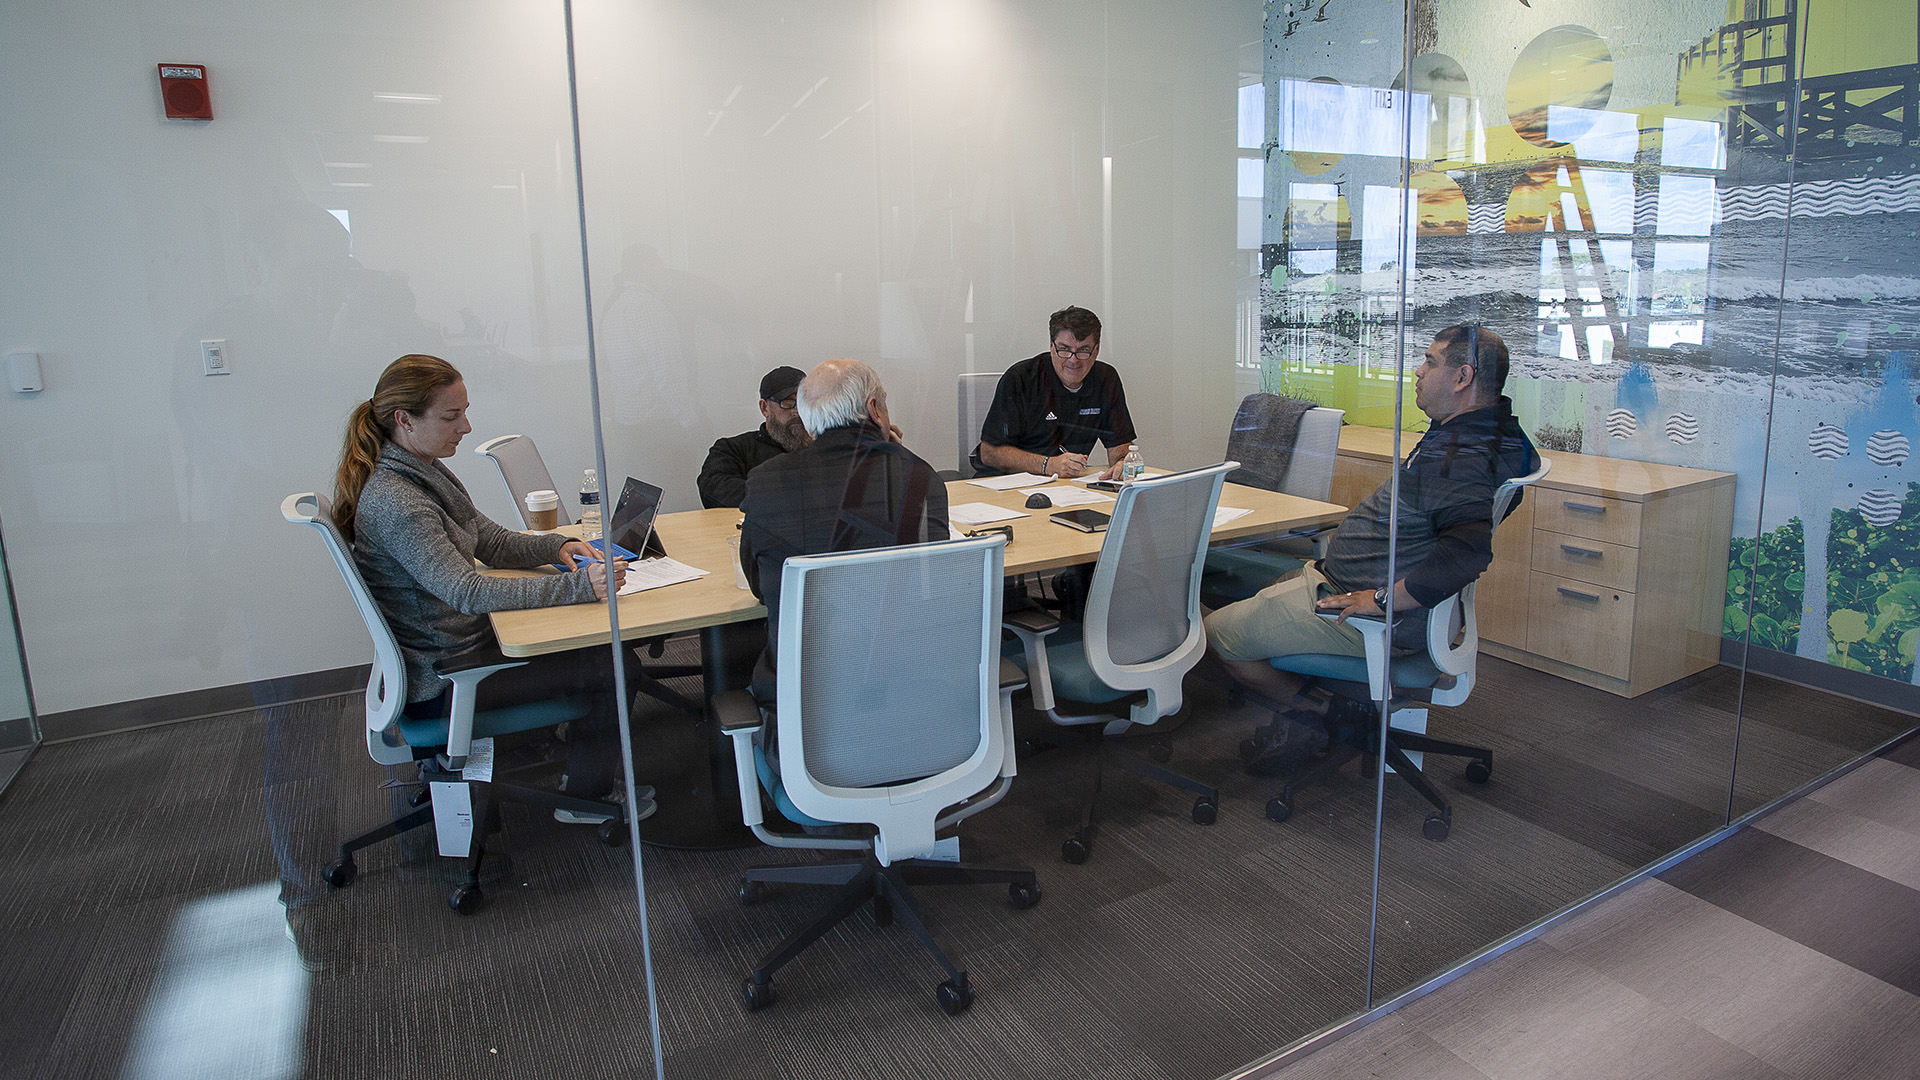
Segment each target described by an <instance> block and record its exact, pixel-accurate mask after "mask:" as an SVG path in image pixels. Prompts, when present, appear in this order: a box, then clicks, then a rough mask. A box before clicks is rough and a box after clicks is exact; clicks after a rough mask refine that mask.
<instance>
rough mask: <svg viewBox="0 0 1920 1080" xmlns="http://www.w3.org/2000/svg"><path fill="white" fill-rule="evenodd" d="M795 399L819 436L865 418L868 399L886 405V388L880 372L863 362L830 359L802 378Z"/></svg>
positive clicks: (809, 426) (804, 420) (802, 418)
mask: <svg viewBox="0 0 1920 1080" xmlns="http://www.w3.org/2000/svg"><path fill="white" fill-rule="evenodd" d="M795 398H796V401H795V407H796V408H797V409H798V410H799V413H800V422H801V423H802V424H805V425H806V428H807V434H809V435H812V436H813V437H814V438H816V439H817V438H819V437H820V434H821V432H824V431H830V430H832V429H833V428H837V427H846V426H847V425H849V424H858V423H859V422H861V421H862V420H864V419H866V417H867V402H868V401H869V400H870V399H873V398H878V399H879V400H880V403H881V404H882V405H884V404H886V401H887V390H886V387H884V386H881V385H880V375H879V373H878V372H876V371H874V370H873V369H872V368H870V367H868V366H867V365H865V364H863V363H861V362H860V361H858V360H827V361H824V362H822V363H821V364H819V365H818V366H816V367H815V368H814V369H813V370H812V371H810V372H808V373H807V377H806V378H804V379H802V380H800V390H799V393H797V394H796V395H795Z"/></svg>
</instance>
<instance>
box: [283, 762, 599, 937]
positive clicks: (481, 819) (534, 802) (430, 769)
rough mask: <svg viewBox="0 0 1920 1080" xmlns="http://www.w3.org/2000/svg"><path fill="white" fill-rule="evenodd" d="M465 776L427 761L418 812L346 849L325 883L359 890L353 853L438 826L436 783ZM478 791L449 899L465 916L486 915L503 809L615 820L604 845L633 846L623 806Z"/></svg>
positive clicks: (507, 788) (541, 793) (413, 802)
mask: <svg viewBox="0 0 1920 1080" xmlns="http://www.w3.org/2000/svg"><path fill="white" fill-rule="evenodd" d="M460 779H461V777H460V774H459V773H457V772H448V771H446V770H444V769H441V768H439V767H438V766H437V765H436V764H435V763H433V762H432V761H431V760H429V761H423V762H422V763H421V767H420V780H421V784H420V789H419V790H418V791H416V792H415V793H414V794H413V797H412V798H410V799H409V800H408V804H409V805H410V806H412V807H413V809H412V810H410V811H409V812H407V813H405V814H402V815H401V816H400V817H398V818H395V819H394V820H392V821H390V822H388V823H386V824H385V825H382V826H380V827H379V828H376V829H370V830H368V831H367V832H364V833H361V834H360V835H359V836H356V837H354V838H353V839H351V840H348V841H347V842H346V843H344V844H341V845H340V857H339V859H337V860H335V861H334V862H331V863H329V864H327V866H326V868H325V869H324V870H322V871H320V877H321V880H323V881H325V882H326V883H327V884H328V885H330V886H332V887H333V888H336V889H344V888H346V887H347V886H348V885H351V884H353V881H354V878H356V877H358V876H359V867H358V866H357V865H355V863H354V861H353V853H354V852H356V851H362V850H364V849H366V848H370V847H372V846H373V845H375V844H378V843H380V842H381V841H382V840H390V839H392V838H394V837H397V836H400V835H401V834H403V833H408V832H412V831H413V830H415V829H418V828H420V827H421V826H424V825H432V824H433V802H432V800H433V788H432V787H431V786H430V785H431V784H432V783H433V782H435V781H440V782H452V781H459V780H460ZM467 783H468V786H469V787H470V788H471V789H472V798H473V820H474V822H475V823H476V824H475V828H474V833H473V842H472V846H471V848H470V850H469V852H468V855H467V859H466V877H465V879H464V880H463V881H461V882H460V884H458V885H456V886H454V888H453V891H452V892H450V893H448V894H447V905H448V906H449V907H451V908H453V910H455V911H457V912H459V913H460V914H462V915H471V914H473V913H474V912H476V911H479V910H480V905H481V904H482V903H483V902H484V901H485V899H486V897H485V894H484V893H482V892H481V890H480V864H481V862H482V861H483V860H484V859H485V858H486V838H487V837H488V836H491V835H492V834H494V833H497V832H499V831H500V803H502V802H515V803H522V804H525V805H528V806H539V807H543V808H546V809H549V810H571V811H573V812H575V813H578V814H595V815H598V814H610V815H611V816H610V817H609V818H608V819H607V820H606V821H603V822H601V823H600V825H599V826H598V831H599V836H600V842H601V843H603V844H606V845H607V846H609V847H620V846H622V845H624V844H625V843H626V842H627V820H626V808H625V807H623V806H621V805H620V804H618V803H609V802H599V801H596V800H594V799H582V798H580V797H578V796H574V795H567V794H564V793H562V792H558V791H548V790H546V789H544V788H535V787H528V786H526V785H524V784H515V783H510V782H507V781H504V780H495V781H493V782H491V783H482V782H480V781H468V782H467Z"/></svg>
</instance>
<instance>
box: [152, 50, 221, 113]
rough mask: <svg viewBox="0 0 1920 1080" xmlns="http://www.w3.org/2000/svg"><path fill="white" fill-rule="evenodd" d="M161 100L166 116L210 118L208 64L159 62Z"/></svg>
mask: <svg viewBox="0 0 1920 1080" xmlns="http://www.w3.org/2000/svg"><path fill="white" fill-rule="evenodd" d="M160 102H161V104H163V105H165V106H166V109H167V119H169V120H211V119H213V94H212V93H210V92H209V91H208V90H207V65H205V64H161V65H160Z"/></svg>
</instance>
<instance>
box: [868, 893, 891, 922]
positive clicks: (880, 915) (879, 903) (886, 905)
mask: <svg viewBox="0 0 1920 1080" xmlns="http://www.w3.org/2000/svg"><path fill="white" fill-rule="evenodd" d="M873 925H875V926H892V925H893V901H892V900H889V899H887V898H886V897H884V896H876V897H874V898H873Z"/></svg>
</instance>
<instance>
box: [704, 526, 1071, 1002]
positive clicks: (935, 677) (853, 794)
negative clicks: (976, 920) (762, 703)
mask: <svg viewBox="0 0 1920 1080" xmlns="http://www.w3.org/2000/svg"><path fill="white" fill-rule="evenodd" d="M1005 544H1006V538H1005V537H1003V536H992V537H982V538H976V539H967V540H949V541H942V542H939V543H932V544H915V545H910V546H904V547H891V548H876V549H872V550H867V551H857V552H851V553H847V554H839V555H813V556H802V557H796V558H791V559H788V560H787V562H786V565H785V567H784V569H783V571H782V573H781V580H780V589H781V592H780V655H779V663H778V665H777V666H778V679H779V690H778V699H777V700H778V702H779V705H778V708H777V710H776V712H777V714H778V715H777V716H776V718H775V721H774V723H775V727H776V729H777V738H775V739H774V740H772V741H771V743H770V742H769V740H768V739H767V737H766V732H765V730H764V721H763V718H762V716H761V713H760V711H759V708H758V706H757V705H756V704H755V703H754V701H753V699H752V698H751V697H750V696H749V695H748V694H747V693H746V692H745V691H739V690H736V691H730V692H728V693H725V694H721V695H718V696H717V697H716V698H715V701H714V708H715V711H716V712H717V713H718V714H719V716H720V720H721V725H722V727H723V728H724V729H725V730H726V731H727V732H728V734H730V735H731V736H732V737H733V744H734V760H735V762H736V767H737V768H738V770H739V776H740V809H741V813H742V815H743V816H744V817H745V819H746V823H747V824H748V825H749V826H750V827H751V828H752V829H753V832H754V834H755V835H756V836H758V837H759V838H760V839H761V840H763V841H765V842H766V843H768V844H771V845H773V846H775V847H787V848H822V849H829V850H841V851H845V852H849V853H855V852H857V853H858V854H857V855H853V854H850V855H849V857H847V858H844V859H841V860H838V861H833V862H826V863H803V864H799V865H791V864H790V865H785V866H769V867H756V868H754V869H751V870H749V871H747V874H746V878H745V880H743V881H742V882H741V886H740V899H741V901H742V902H743V903H748V904H752V903H758V902H760V901H762V900H764V899H765V898H766V897H767V894H768V890H767V885H768V883H774V882H785V883H789V884H804V885H835V886H839V891H838V892H836V893H835V894H834V896H833V898H832V900H831V901H830V902H829V903H828V904H827V905H826V907H825V908H823V909H822V910H821V911H820V912H819V913H818V914H817V915H816V916H815V917H813V918H812V919H810V920H809V921H808V922H806V923H805V924H804V925H802V926H801V927H800V928H799V929H798V930H795V931H794V932H793V933H792V934H791V935H789V936H788V937H787V938H786V940H784V941H782V942H781V943H780V944H779V945H778V946H776V947H775V948H774V949H773V950H772V951H771V952H769V953H768V954H767V955H766V956H765V957H764V958H763V959H762V960H761V961H760V963H759V964H758V965H756V966H755V967H754V969H753V972H752V974H750V975H749V976H748V977H747V979H746V981H745V982H744V983H743V984H742V987H741V998H742V1001H743V1003H744V1004H745V1005H746V1007H747V1008H748V1009H749V1010H756V1009H762V1008H765V1007H766V1006H768V1005H771V1004H772V1003H773V1000H774V989H773V975H774V972H776V971H778V970H779V969H780V968H781V967H782V966H783V965H785V964H786V963H787V962H788V961H790V960H792V959H793V958H794V957H795V956H797V955H798V954H799V953H800V952H801V951H802V950H804V949H805V948H806V947H807V946H809V945H811V944H812V943H813V942H815V941H817V940H819V939H820V938H821V937H822V936H823V935H825V934H827V933H828V932H830V931H831V930H833V928H834V927H835V926H837V925H838V924H839V923H840V922H841V920H843V919H845V918H846V917H847V916H848V915H851V914H852V913H853V912H855V911H857V910H859V909H860V908H861V907H862V906H864V905H866V904H868V903H871V904H872V905H873V910H874V917H875V919H876V920H877V921H879V922H880V923H881V924H882V925H885V924H886V923H888V922H889V921H891V919H892V918H893V917H895V916H898V917H899V918H900V919H902V920H903V921H905V922H906V923H907V926H908V928H909V929H910V930H911V931H912V932H913V934H914V936H915V937H916V938H918V939H919V940H920V943H921V944H922V945H924V946H926V948H927V950H928V951H929V952H931V953H932V954H933V956H934V958H935V959H936V960H938V961H939V962H940V965H941V966H942V967H944V968H945V969H946V972H947V976H948V977H947V980H946V981H945V982H942V983H941V984H939V986H938V987H936V989H935V996H936V1000H937V1001H938V1002H939V1005H940V1008H941V1009H942V1010H944V1011H945V1012H946V1013H947V1014H948V1015H957V1014H959V1013H961V1012H964V1011H966V1009H967V1007H968V1006H969V1005H971V1004H972V1003H973V997H974V990H973V987H972V985H971V984H969V983H968V981H967V973H966V972H965V971H963V970H961V969H960V968H959V967H958V966H956V965H955V964H954V962H953V961H952V960H951V959H950V958H948V956H947V955H946V953H945V952H943V951H942V950H941V948H940V946H939V944H938V943H937V942H935V941H934V939H933V936H932V934H931V933H930V932H929V931H928V929H927V926H926V922H925V920H924V918H923V917H922V915H921V913H920V906H919V903H918V902H917V901H916V900H915V898H914V895H913V893H912V891H911V888H910V887H911V886H913V885H960V884H997V883H1006V884H1007V893H1008V898H1009V900H1010V902H1011V903H1012V904H1013V906H1014V907H1016V908H1026V907H1031V906H1033V905H1034V904H1035V903H1038V902H1039V900H1040V888H1039V886H1038V884H1037V883H1036V882H1035V878H1034V873H1033V871H1032V870H1028V869H1024V868H1010V867H990V866H978V865H974V864H971V863H963V862H958V861H954V860H957V859H958V857H959V840H958V839H957V838H951V837H950V838H947V839H936V836H937V834H938V833H939V832H940V831H941V830H944V829H946V828H948V827H949V826H951V825H953V824H955V823H957V822H959V821H960V820H962V819H963V818H966V817H970V816H972V815H973V814H976V813H978V812H980V811H981V810H984V809H986V808H987V807H989V806H991V805H993V804H994V803H996V802H998V801H999V800H1000V798H1001V797H1002V796H1004V795H1005V794H1006V791H1007V788H1008V787H1009V786H1010V785H1011V783H1012V780H1013V775H1014V760H1013V731H1012V728H1013V722H1012V719H1011V716H1012V707H1011V698H1012V695H1013V691H1014V689H1015V688H1016V687H1017V686H1019V685H1020V684H1021V682H1022V681H1023V680H1022V679H1021V678H1020V676H1019V674H1018V672H1017V671H1015V670H1013V669H1012V665H1010V664H1003V663H1002V661H1001V659H1000V578H1001V567H1002V555H1003V551H1004V548H1005ZM763 788H764V789H765V790H766V792H767V794H768V795H769V796H771V797H772V801H773V802H774V804H775V805H776V806H778V807H780V808H781V809H782V810H783V812H784V813H785V814H786V815H787V816H789V817H797V818H798V819H799V820H801V821H802V823H803V824H807V825H811V826H814V827H816V829H817V828H818V827H820V826H827V825H864V826H869V827H871V829H872V830H873V832H872V835H870V836H867V837H862V838H848V837H844V836H842V837H830V836H820V835H810V834H805V833H779V832H775V831H773V830H772V829H770V828H769V827H768V825H767V819H766V814H765V811H764V808H763V804H762V799H761V792H762V790H763Z"/></svg>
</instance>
